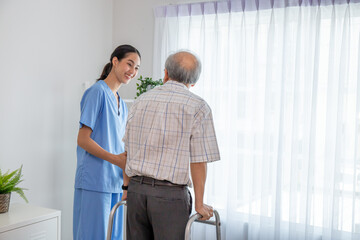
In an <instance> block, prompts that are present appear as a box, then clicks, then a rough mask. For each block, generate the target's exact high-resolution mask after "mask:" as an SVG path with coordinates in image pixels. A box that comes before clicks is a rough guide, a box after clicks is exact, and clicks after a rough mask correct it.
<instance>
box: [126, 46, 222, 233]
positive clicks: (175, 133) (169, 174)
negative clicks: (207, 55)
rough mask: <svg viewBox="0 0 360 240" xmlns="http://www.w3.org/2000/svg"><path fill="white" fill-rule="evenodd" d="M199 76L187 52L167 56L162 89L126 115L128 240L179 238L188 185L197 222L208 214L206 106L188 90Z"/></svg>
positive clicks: (211, 146)
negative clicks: (198, 216) (196, 213)
mask: <svg viewBox="0 0 360 240" xmlns="http://www.w3.org/2000/svg"><path fill="white" fill-rule="evenodd" d="M200 72H201V63H200V61H199V59H198V58H197V57H196V56H195V55H193V54H192V53H190V52H187V51H180V52H177V53H175V54H172V55H170V56H169V57H168V59H167V60H166V63H165V76H164V85H163V86H159V87H157V88H155V89H153V90H151V91H149V92H147V93H144V94H143V95H141V96H140V97H139V98H138V99H137V100H136V101H135V103H134V104H133V106H132V108H131V110H130V113H129V117H128V122H127V126H126V133H125V136H124V139H123V141H124V143H125V151H127V163H126V168H125V172H126V174H127V175H128V176H129V177H131V179H130V182H129V180H128V179H127V180H126V179H124V187H123V188H124V189H128V191H127V238H128V239H130V240H131V239H136V240H141V239H144V240H145V239H146V240H148V239H166V240H169V239H184V232H185V227H186V223H187V221H188V219H189V215H190V213H191V210H192V200H191V194H190V192H189V190H188V186H191V185H192V184H193V186H194V193H195V211H196V212H198V213H200V214H201V215H202V216H203V217H202V220H207V219H209V218H210V217H211V216H212V215H213V209H212V207H211V206H209V205H206V204H204V202H203V196H204V189H205V180H206V168H207V163H208V162H213V161H217V160H220V155H219V149H218V144H217V140H216V136H215V130H214V123H213V119H212V113H211V109H210V107H209V105H208V104H207V103H206V102H205V101H204V100H203V99H202V98H200V97H199V96H197V95H195V94H193V93H191V92H190V91H189V88H190V87H192V86H194V84H195V83H196V82H197V80H198V78H199V75H200ZM190 173H191V178H192V182H191V180H190V177H189V175H190ZM127 182H129V184H128V186H126V184H127Z"/></svg>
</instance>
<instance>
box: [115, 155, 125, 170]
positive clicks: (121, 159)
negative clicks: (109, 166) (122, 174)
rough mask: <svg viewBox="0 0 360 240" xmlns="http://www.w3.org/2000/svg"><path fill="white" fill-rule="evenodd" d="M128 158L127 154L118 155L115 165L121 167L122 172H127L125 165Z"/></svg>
mask: <svg viewBox="0 0 360 240" xmlns="http://www.w3.org/2000/svg"><path fill="white" fill-rule="evenodd" d="M126 157H127V152H123V153H121V154H119V155H116V159H115V161H114V164H115V165H116V166H118V167H120V168H121V169H122V170H125V165H126Z"/></svg>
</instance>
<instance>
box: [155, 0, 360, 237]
mask: <svg viewBox="0 0 360 240" xmlns="http://www.w3.org/2000/svg"><path fill="white" fill-rule="evenodd" d="M339 2H340V3H341V2H345V3H341V4H337V3H339ZM314 5H315V6H314ZM155 19H156V20H155V21H156V22H155V23H156V26H155V46H154V52H155V54H154V55H155V57H154V78H155V79H157V78H160V77H162V76H163V69H164V62H165V59H166V57H167V55H168V54H169V53H171V52H173V51H176V50H178V49H190V50H192V51H194V52H195V53H197V54H198V55H199V57H200V59H201V61H202V63H203V71H202V75H201V79H200V80H199V82H198V84H197V85H196V86H195V87H194V88H193V90H192V91H194V92H195V93H197V94H198V95H200V96H201V97H203V98H204V99H205V100H206V101H207V102H208V103H209V104H210V106H211V108H212V110H213V114H214V119H215V124H216V131H217V137H218V142H219V145H220V151H221V157H222V160H221V161H219V162H216V163H213V164H209V172H208V178H207V183H206V197H205V199H206V202H207V203H209V204H211V205H213V206H214V207H215V208H216V209H217V210H218V211H219V212H220V215H221V220H222V237H223V239H301V240H302V239H323V240H325V239H329V240H330V239H331V240H335V239H360V61H359V58H360V48H359V45H360V38H359V34H360V3H356V2H351V1H350V3H348V2H346V1H339V0H338V1H335V3H333V1H322V3H320V2H317V1H316V4H315V1H305V0H304V1H299V0H296V1H294V0H293V1H276V0H275V1H256V0H243V1H220V2H207V3H196V4H186V5H170V6H163V7H158V8H156V9H155ZM192 238H193V239H206V240H208V239H215V229H214V227H213V226H204V225H203V224H198V223H196V224H195V225H194V226H193V231H192Z"/></svg>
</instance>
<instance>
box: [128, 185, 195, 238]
mask: <svg viewBox="0 0 360 240" xmlns="http://www.w3.org/2000/svg"><path fill="white" fill-rule="evenodd" d="M157 183H159V184H160V181H157V180H156V181H153V182H152V183H149V182H148V181H147V182H146V181H144V182H142V181H141V182H139V181H135V180H134V179H131V180H130V183H129V188H128V194H127V224H126V236H127V239H128V240H152V239H155V240H163V239H164V240H172V239H173V240H175V239H176V240H177V239H179V240H180V239H181V240H183V239H184V234H185V227H186V223H187V221H188V220H189V215H190V213H191V209H192V199H191V194H190V192H189V190H188V188H187V186H180V185H178V186H164V185H158V184H157Z"/></svg>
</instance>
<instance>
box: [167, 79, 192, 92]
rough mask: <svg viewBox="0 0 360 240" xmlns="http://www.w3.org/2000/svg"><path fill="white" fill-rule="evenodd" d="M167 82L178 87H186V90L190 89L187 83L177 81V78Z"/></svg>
mask: <svg viewBox="0 0 360 240" xmlns="http://www.w3.org/2000/svg"><path fill="white" fill-rule="evenodd" d="M165 84H169V85H172V86H176V87H182V88H185V89H186V90H189V89H188V87H187V86H185V84H183V83H180V82H177V81H175V80H168V81H167V82H166V83H165Z"/></svg>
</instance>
